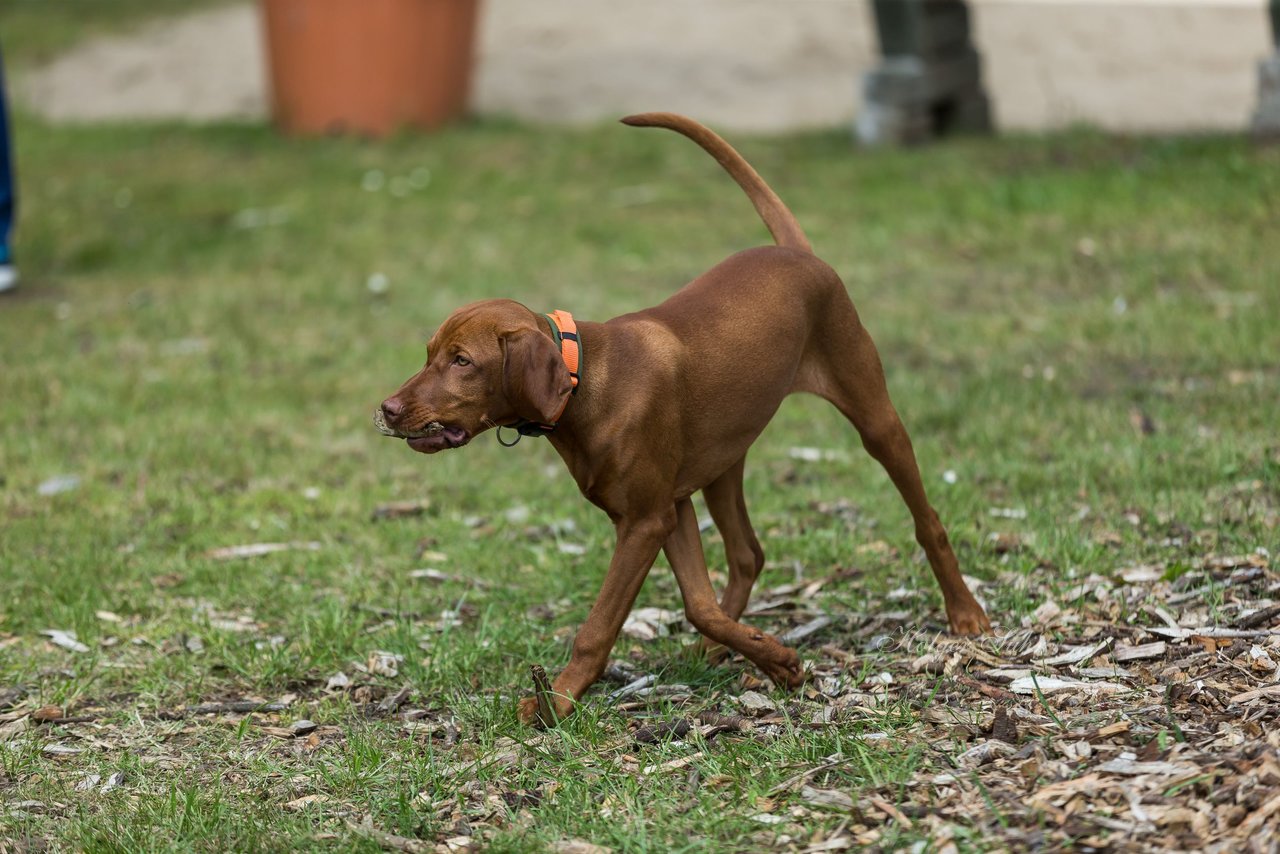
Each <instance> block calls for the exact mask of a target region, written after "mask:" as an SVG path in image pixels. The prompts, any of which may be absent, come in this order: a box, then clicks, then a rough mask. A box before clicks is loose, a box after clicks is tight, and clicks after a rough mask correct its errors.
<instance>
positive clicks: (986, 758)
mask: <svg viewBox="0 0 1280 854" xmlns="http://www.w3.org/2000/svg"><path fill="white" fill-rule="evenodd" d="M1017 752H1018V749H1017V748H1016V747H1014V746H1013V745H1011V744H1006V743H1005V742H1003V741H996V740H995V739H991V740H988V741H984V742H982V743H981V744H978V745H975V746H973V747H971V748H969V749H968V750H966V751H965V752H964V753H961V754H960V755H959V756H957V757H956V762H957V763H958V764H959V765H961V766H963V767H966V768H977V767H978V766H979V765H986V764H987V763H988V762H992V761H994V760H996V759H1002V758H1004V757H1008V756H1012V755H1013V754H1015V753H1017Z"/></svg>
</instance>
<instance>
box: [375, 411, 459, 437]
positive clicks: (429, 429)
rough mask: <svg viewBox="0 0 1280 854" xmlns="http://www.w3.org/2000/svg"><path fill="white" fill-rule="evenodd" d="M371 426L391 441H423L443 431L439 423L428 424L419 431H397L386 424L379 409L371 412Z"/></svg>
mask: <svg viewBox="0 0 1280 854" xmlns="http://www.w3.org/2000/svg"><path fill="white" fill-rule="evenodd" d="M373 426H374V428H375V429H376V430H377V431H378V432H379V433H381V434H382V435H384V436H390V437H391V438H393V439H425V438H426V437H427V436H435V435H437V434H439V433H440V432H441V431H443V430H444V425H443V424H441V423H440V422H439V421H431V422H428V423H427V424H426V425H425V426H424V427H423V428H422V429H421V430H397V429H396V428H394V427H392V426H390V425H388V424H387V417H386V415H385V414H384V413H383V411H382V410H381V409H375V410H373Z"/></svg>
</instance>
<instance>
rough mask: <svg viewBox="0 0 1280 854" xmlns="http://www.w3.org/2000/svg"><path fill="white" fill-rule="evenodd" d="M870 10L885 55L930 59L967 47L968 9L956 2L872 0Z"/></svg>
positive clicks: (964, 4)
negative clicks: (872, 8)
mask: <svg viewBox="0 0 1280 854" xmlns="http://www.w3.org/2000/svg"><path fill="white" fill-rule="evenodd" d="M874 8H875V18H876V33H877V35H878V37H879V39H880V52H881V53H882V54H884V55H885V56H924V57H931V56H936V55H938V54H943V53H950V52H954V51H956V50H957V49H961V48H963V47H965V46H966V45H968V44H969V7H968V4H966V3H962V2H959V0H875V3H874Z"/></svg>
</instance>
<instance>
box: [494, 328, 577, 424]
mask: <svg viewBox="0 0 1280 854" xmlns="http://www.w3.org/2000/svg"><path fill="white" fill-rule="evenodd" d="M502 390H503V392H504V393H505V394H506V396H507V400H509V401H510V402H511V406H512V408H513V409H514V410H515V413H516V415H518V416H520V417H521V418H523V419H525V420H526V421H536V422H538V423H539V424H551V423H552V422H554V420H555V418H556V416H557V415H559V414H560V411H561V410H562V409H563V408H564V402H565V399H566V398H567V397H568V396H569V394H570V392H572V391H573V382H572V381H571V380H570V379H569V369H568V368H567V367H565V364H564V357H562V356H561V355H560V351H559V350H557V349H556V345H555V344H554V343H553V342H552V340H551V339H550V338H548V337H547V336H545V335H543V334H542V333H541V332H539V331H538V330H536V329H521V330H518V331H516V332H513V333H511V334H510V335H507V336H506V337H504V338H503V339H502Z"/></svg>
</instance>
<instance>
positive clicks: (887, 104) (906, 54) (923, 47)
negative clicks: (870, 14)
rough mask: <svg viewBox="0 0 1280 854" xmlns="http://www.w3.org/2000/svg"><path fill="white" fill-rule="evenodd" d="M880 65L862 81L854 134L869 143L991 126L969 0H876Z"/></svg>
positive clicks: (980, 130) (896, 142)
mask: <svg viewBox="0 0 1280 854" xmlns="http://www.w3.org/2000/svg"><path fill="white" fill-rule="evenodd" d="M872 6H873V8H874V11H875V18H876V33H877V35H878V36H879V40H880V53H881V55H882V59H881V61H880V64H879V65H877V66H876V67H875V68H873V69H872V70H871V71H869V72H867V74H866V75H865V76H864V77H863V78H862V92H863V103H862V110H861V111H860V112H859V113H858V118H857V122H856V124H855V131H856V134H857V137H858V139H859V140H860V141H861V142H863V143H864V144H867V145H885V144H888V145H901V144H905V143H912V142H923V141H925V140H929V139H933V138H936V137H939V136H943V135H945V134H948V133H954V132H970V133H985V132H989V131H990V130H991V109H990V105H989V103H988V101H987V95H986V93H985V92H984V91H983V88H982V60H981V57H980V56H979V55H978V51H977V50H976V49H975V48H974V46H973V43H972V41H971V39H970V27H969V6H968V4H967V3H966V2H964V0H873V1H872Z"/></svg>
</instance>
